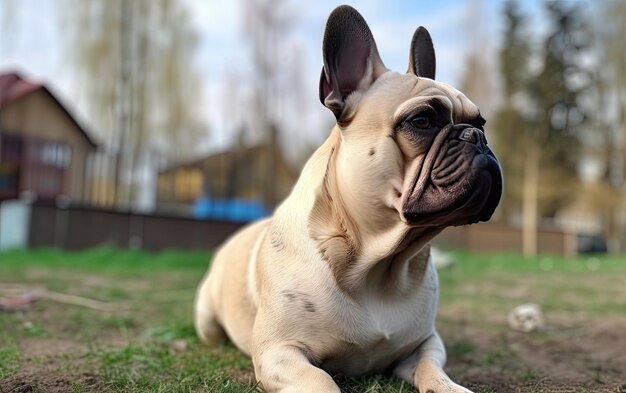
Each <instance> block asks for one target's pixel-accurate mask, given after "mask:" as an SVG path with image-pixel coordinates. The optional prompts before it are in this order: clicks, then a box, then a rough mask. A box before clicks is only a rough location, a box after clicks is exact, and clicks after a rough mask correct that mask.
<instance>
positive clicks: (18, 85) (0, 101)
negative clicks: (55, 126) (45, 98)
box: [0, 72, 43, 108]
mask: <svg viewBox="0 0 626 393" xmlns="http://www.w3.org/2000/svg"><path fill="white" fill-rule="evenodd" d="M42 87H43V85H41V84H38V83H33V82H30V81H27V80H24V79H22V78H21V77H20V76H19V75H18V74H17V73H15V72H12V73H9V74H0V108H2V107H3V106H4V105H5V104H8V103H9V102H11V101H15V100H17V99H18V98H20V97H22V96H25V95H27V94H29V93H32V92H33V91H35V90H38V89H41V88H42Z"/></svg>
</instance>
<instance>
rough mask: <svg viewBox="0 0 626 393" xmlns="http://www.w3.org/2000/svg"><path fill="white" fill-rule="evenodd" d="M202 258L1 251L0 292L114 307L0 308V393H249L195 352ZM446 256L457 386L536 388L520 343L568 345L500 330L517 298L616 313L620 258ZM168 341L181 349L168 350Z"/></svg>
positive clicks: (548, 308)
mask: <svg viewBox="0 0 626 393" xmlns="http://www.w3.org/2000/svg"><path fill="white" fill-rule="evenodd" d="M210 258H211V254H210V253H208V252H177V251H165V252H161V253H155V254H153V253H147V252H143V251H121V250H115V249H109V248H99V249H92V250H87V251H81V252H63V251H59V250H55V249H42V250H31V251H25V250H14V251H9V252H1V253H0V296H2V288H3V286H5V285H7V284H11V285H16V284H19V285H21V286H23V287H24V288H37V287H46V288H48V289H49V290H54V291H58V292H63V293H68V294H73V295H78V296H84V297H88V298H92V299H97V300H100V301H103V302H108V303H110V304H112V305H114V306H115V307H119V309H118V310H117V311H115V312H101V311H96V310H91V309H89V308H85V307H79V306H74V305H68V304H61V303H55V302H52V301H48V300H41V301H39V302H37V303H35V304H34V305H32V306H31V307H28V308H27V309H25V310H23V311H18V312H10V313H3V312H0V391H3V388H5V387H6V386H5V385H6V384H10V383H12V381H14V380H15V379H16V378H18V379H29V378H30V379H32V380H34V381H39V382H37V383H39V385H37V383H35V382H33V385H32V386H31V388H32V389H31V390H32V391H44V392H45V391H47V390H46V389H47V388H46V386H47V385H46V383H52V382H49V381H50V379H51V378H65V379H63V381H65V382H63V383H65V385H64V386H66V387H67V391H72V392H131V393H132V392H200V391H203V392H257V391H261V389H260V387H259V386H257V384H256V383H255V382H254V380H253V373H252V365H251V362H250V360H249V359H248V358H247V357H246V356H244V355H243V354H242V353H240V352H239V351H238V350H237V349H236V348H234V347H233V346H232V345H230V344H224V345H221V346H217V347H212V348H210V347H206V346H204V345H201V344H200V343H199V342H198V340H197V338H196V336H195V332H194V328H193V323H192V303H193V296H194V291H195V287H196V285H197V284H198V282H199V281H200V279H201V278H202V276H203V275H204V273H205V271H206V268H207V266H208V262H209V260H210ZM455 258H456V260H457V263H456V264H455V265H454V266H453V267H452V268H450V269H446V270H443V271H441V272H440V274H439V275H440V281H441V302H440V313H439V319H438V326H439V330H440V332H441V333H442V336H443V337H444V340H445V341H446V343H447V344H448V354H449V358H450V360H449V365H448V370H449V371H450V374H451V375H452V376H453V377H454V378H455V379H457V380H459V381H461V382H463V383H471V382H472V381H474V380H475V378H476V376H481V375H506V376H508V377H510V379H511V381H512V382H511V383H513V384H515V383H517V384H518V385H517V386H519V388H518V391H520V392H525V391H541V389H535V388H533V387H532V386H534V385H536V383H537V381H539V382H541V381H542V378H544V377H545V374H544V372H545V370H541V369H537V368H535V366H534V365H533V364H528V363H525V360H524V359H523V353H519V351H517V350H516V348H517V347H519V346H520V345H525V344H526V343H527V342H529V343H530V344H532V345H535V346H537V345H544V344H550V345H553V342H554V341H555V340H556V341H558V340H561V338H563V341H564V342H569V341H567V340H569V337H568V336H564V334H566V333H567V331H566V333H563V332H558V333H553V332H552V331H550V330H548V331H546V332H539V333H536V334H534V335H532V336H520V335H519V334H515V333H512V332H510V331H509V330H508V329H507V328H506V325H505V324H503V322H502V321H503V320H504V316H505V315H506V312H507V311H508V310H509V309H510V308H511V307H514V306H516V305H518V304H520V303H522V302H530V301H532V302H535V303H538V304H540V305H541V307H542V308H543V309H544V311H545V312H546V313H547V314H549V313H554V314H555V315H559V316H560V317H563V318H568V317H569V316H572V315H575V316H576V318H588V319H589V320H593V318H595V316H597V315H600V316H602V317H603V318H604V319H603V320H610V318H614V317H616V316H622V315H624V314H626V305H625V304H624V303H625V302H623V299H624V295H625V294H626V292H624V289H623V286H622V285H621V284H623V277H624V274H625V273H626V259H625V258H623V257H602V258H596V259H590V258H585V257H581V258H576V259H563V258H558V257H543V258H537V259H530V260H527V259H524V258H522V257H520V256H518V255H491V256H477V255H471V254H467V253H455ZM7 288H8V286H7ZM607 318H608V319H607ZM567 334H569V333H567ZM561 336H563V337H561ZM529 340H530V341H529ZM180 345H184V346H185V348H184V350H182V351H181V350H176V348H177V346H180ZM516 346H517V347H516ZM590 369H591V370H592V371H593V372H591V373H590V374H589V376H588V379H589V383H590V384H594V383H595V384H604V383H606V380H607V378H608V380H610V378H611V375H610V368H607V369H605V368H600V367H596V368H590ZM607 370H608V371H607ZM472 373H473V374H472ZM607 373H609V374H607ZM68 381H69V382H68ZM480 381H481V382H479V383H478V384H477V385H475V386H474V387H473V388H474V390H475V391H476V392H483V393H487V392H495V391H499V389H498V387H497V386H496V387H493V386H490V382H489V379H487V380H485V378H482V379H481V380H480ZM53 382H54V381H53ZM3 383H4V384H5V385H3ZM59 383H61V382H59ZM338 383H339V384H340V386H341V387H342V390H343V391H346V392H385V393H386V392H390V393H392V392H393V393H397V392H416V389H414V388H412V387H410V386H409V385H408V384H406V383H404V382H402V381H399V380H396V379H390V378H384V377H369V378H357V379H350V378H341V377H340V378H338ZM525 386H526V387H527V388H525ZM9 387H10V386H9ZM591 390H593V389H591ZM581 391H584V390H581Z"/></svg>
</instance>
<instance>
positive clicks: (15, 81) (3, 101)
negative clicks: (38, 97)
mask: <svg viewBox="0 0 626 393" xmlns="http://www.w3.org/2000/svg"><path fill="white" fill-rule="evenodd" d="M38 90H43V91H44V93H46V94H48V95H49V96H50V98H52V100H54V102H55V103H56V104H57V105H58V106H59V108H60V109H61V110H62V111H63V113H65V115H66V116H67V117H68V118H69V119H70V121H71V122H72V123H74V125H75V126H76V128H78V130H80V132H81V133H82V134H83V136H84V137H85V139H87V142H89V144H90V145H91V146H92V147H94V148H96V147H97V145H96V144H95V143H94V141H93V140H92V139H91V138H90V137H89V135H88V134H87V132H86V131H85V129H84V128H83V127H82V126H81V125H80V124H78V122H77V121H76V119H74V116H72V115H71V114H70V112H69V111H68V110H67V108H65V106H63V104H61V103H60V102H59V100H58V99H57V98H56V97H55V96H54V94H52V93H51V92H50V90H48V88H47V87H46V86H45V85H43V84H41V83H35V82H32V81H29V80H26V79H24V78H22V76H21V75H20V74H18V73H17V72H9V73H6V74H0V109H2V107H3V106H5V105H7V104H9V103H11V102H13V101H15V100H17V99H19V98H21V97H24V96H26V95H28V94H30V93H32V92H35V91H38Z"/></svg>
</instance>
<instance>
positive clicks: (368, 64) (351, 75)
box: [319, 5, 387, 120]
mask: <svg viewBox="0 0 626 393" xmlns="http://www.w3.org/2000/svg"><path fill="white" fill-rule="evenodd" d="M322 50H323V53H324V67H323V68H322V75H321V77H320V92H319V94H320V101H321V102H322V104H324V106H326V107H327V108H328V109H330V110H331V111H332V112H333V113H334V114H335V117H336V118H337V120H339V118H340V117H341V115H342V114H343V113H344V112H345V109H346V99H347V98H348V96H349V95H350V94H351V93H353V92H355V91H365V90H366V89H367V88H369V87H370V85H371V84H372V83H374V81H375V80H376V78H378V77H379V76H380V75H381V74H382V73H383V72H385V71H387V68H385V65H384V64H383V62H382V60H381V59H380V56H379V55H378V49H377V48H376V42H375V41H374V36H373V35H372V32H371V31H370V29H369V27H368V26H367V23H366V22H365V19H363V17H362V16H361V14H359V12H358V11H357V10H355V9H354V8H352V7H350V6H347V5H342V6H339V7H337V8H335V10H334V11H333V12H332V13H331V14H330V16H329V17H328V22H326V31H325V33H324V44H323V48H322Z"/></svg>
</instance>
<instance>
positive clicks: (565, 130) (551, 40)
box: [497, 2, 590, 255]
mask: <svg viewBox="0 0 626 393" xmlns="http://www.w3.org/2000/svg"><path fill="white" fill-rule="evenodd" d="M546 12H547V15H548V18H549V21H550V23H551V26H550V31H549V32H548V33H547V34H546V36H545V37H543V42H542V45H541V47H540V50H538V51H535V50H533V47H532V46H530V45H529V44H528V42H529V38H528V34H527V33H526V32H525V30H524V23H525V20H524V19H525V17H524V16H523V15H522V14H521V13H520V12H519V10H518V8H517V6H516V4H515V3H513V2H509V3H507V4H506V6H505V15H506V18H507V30H506V34H505V40H504V43H503V47H502V49H501V52H500V64H501V72H502V79H503V80H502V83H503V92H504V100H503V107H502V109H501V110H500V112H499V115H498V116H497V129H498V143H500V144H503V143H508V144H509V145H510V146H511V147H512V148H510V149H508V150H507V153H508V154H507V157H504V162H503V166H504V172H505V178H506V180H507V181H506V183H507V184H508V187H507V189H506V190H505V203H504V204H505V209H508V211H507V213H509V214H511V212H513V211H514V210H515V205H516V204H517V203H519V202H521V211H522V222H523V233H524V236H523V239H524V253H525V254H526V255H534V254H535V253H536V252H537V235H536V233H537V227H538V219H539V217H542V216H543V217H550V218H554V216H555V215H556V213H557V211H558V210H559V209H561V208H562V207H563V206H565V205H566V204H567V203H569V202H571V201H572V199H573V196H574V195H575V194H576V193H575V192H574V191H575V190H577V189H578V187H579V186H580V181H579V174H578V171H579V163H580V161H581V131H582V129H583V127H585V125H586V124H587V120H588V114H587V113H586V110H585V107H584V105H583V101H584V98H585V95H586V94H587V90H588V88H589V85H590V78H589V72H588V70H586V69H585V68H584V67H583V66H581V64H583V62H582V61H581V59H582V58H583V56H584V55H585V54H586V53H587V49H588V47H589V42H588V41H587V40H586V37H587V35H586V34H585V29H586V26H585V23H584V19H583V12H582V9H581V7H580V6H579V5H577V4H563V3H546ZM533 60H535V61H537V60H540V66H539V67H537V71H534V72H533V70H532V68H531V67H530V64H531V61H533ZM518 201H519V202H518Z"/></svg>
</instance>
